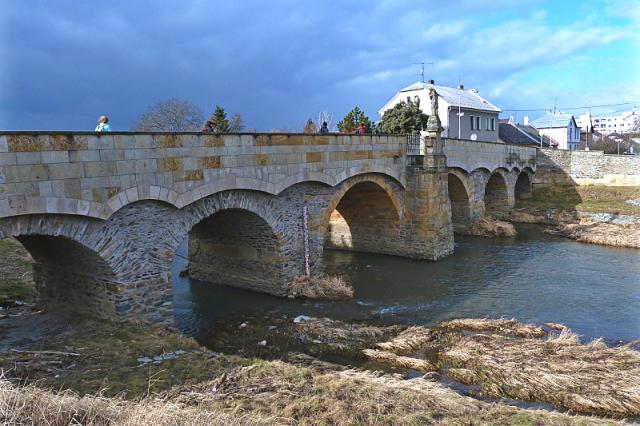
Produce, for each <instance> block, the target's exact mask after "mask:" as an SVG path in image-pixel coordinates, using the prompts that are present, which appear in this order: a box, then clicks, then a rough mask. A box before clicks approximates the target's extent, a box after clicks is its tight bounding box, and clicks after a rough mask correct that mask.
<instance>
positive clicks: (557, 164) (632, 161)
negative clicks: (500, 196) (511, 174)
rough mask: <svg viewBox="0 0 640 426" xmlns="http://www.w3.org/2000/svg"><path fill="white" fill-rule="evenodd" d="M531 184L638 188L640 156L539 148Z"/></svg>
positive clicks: (639, 184) (639, 182)
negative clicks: (536, 167) (535, 169)
mask: <svg viewBox="0 0 640 426" xmlns="http://www.w3.org/2000/svg"><path fill="white" fill-rule="evenodd" d="M537 159H538V160H537V161H538V170H537V171H536V174H535V178H534V182H533V183H534V185H607V186H640V156H638V155H609V154H604V152H602V151H568V150H559V149H540V150H539V151H538V156H537Z"/></svg>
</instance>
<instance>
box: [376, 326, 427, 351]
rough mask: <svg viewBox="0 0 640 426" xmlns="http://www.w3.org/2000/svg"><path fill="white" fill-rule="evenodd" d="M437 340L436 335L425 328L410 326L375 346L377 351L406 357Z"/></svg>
mask: <svg viewBox="0 0 640 426" xmlns="http://www.w3.org/2000/svg"><path fill="white" fill-rule="evenodd" d="M436 338H437V335H436V333H434V332H433V331H432V330H430V329H428V328H426V327H420V326H412V327H409V328H407V329H406V330H404V331H403V332H402V333H400V334H398V335H397V336H396V337H394V338H393V339H391V340H390V341H388V342H380V343H377V344H376V347H377V348H378V349H382V350H384V351H390V352H393V353H395V354H398V355H406V354H410V353H412V352H415V351H417V350H420V349H421V348H423V347H424V346H425V345H428V344H430V343H431V342H433V341H434V340H435V339H436Z"/></svg>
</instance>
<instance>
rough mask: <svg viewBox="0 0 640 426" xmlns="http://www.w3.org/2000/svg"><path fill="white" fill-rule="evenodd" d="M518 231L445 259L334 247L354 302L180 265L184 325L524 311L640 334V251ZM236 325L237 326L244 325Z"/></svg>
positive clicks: (529, 317) (611, 333) (610, 338)
mask: <svg viewBox="0 0 640 426" xmlns="http://www.w3.org/2000/svg"><path fill="white" fill-rule="evenodd" d="M517 230H518V234H517V236H516V237H512V238H491V239H490V238H482V237H470V236H456V247H455V253H454V254H453V255H451V256H449V257H447V258H445V259H442V260H440V261H437V262H425V261H413V260H408V259H403V258H399V257H393V256H383V255H374V254H366V253H355V252H346V251H326V252H325V264H326V269H327V272H328V273H329V274H336V275H340V276H343V277H344V278H345V279H346V280H347V282H348V283H349V284H351V285H352V286H353V287H354V289H355V296H354V299H353V300H350V301H339V302H323V301H300V300H289V299H281V298H276V297H273V296H269V295H265V294H258V293H254V292H250V291H244V290H240V289H235V288H231V287H225V286H222V285H214V284H210V283H202V282H196V281H190V280H189V278H188V277H180V276H179V271H181V270H183V269H185V268H186V260H185V256H186V248H185V249H183V250H182V251H181V255H180V256H178V257H177V258H176V261H175V263H174V274H173V276H174V277H175V278H174V302H175V309H176V316H177V324H178V327H179V328H180V329H181V330H183V331H185V332H186V333H187V334H191V335H194V336H195V337H196V338H198V340H199V341H200V342H201V343H203V344H205V345H207V346H212V347H215V346H216V343H215V342H213V341H207V338H208V337H207V336H209V337H211V336H215V335H216V334H215V333H214V334H212V328H220V327H221V326H224V325H225V324H226V323H227V322H228V321H231V320H232V319H233V321H236V320H237V321H242V318H243V317H244V316H246V317H255V318H258V317H262V318H265V317H274V318H275V317H282V318H284V317H287V318H295V317H297V316H300V315H304V316H311V317H329V318H332V319H337V320H342V321H358V322H367V323H375V324H419V325H433V324H436V323H438V322H441V321H445V320H448V319H452V318H501V317H504V318H516V319H517V320H518V321H521V322H531V323H536V324H542V323H544V322H554V323H562V324H565V325H567V326H568V327H570V328H571V329H572V330H573V331H574V332H575V333H577V334H579V335H581V336H583V340H586V341H588V340H590V339H592V338H599V337H602V338H603V339H604V340H605V341H606V342H607V343H609V344H617V343H620V342H621V341H630V340H633V339H638V338H640V251H638V250H637V249H628V248H617V247H608V246H599V245H589V244H582V243H578V242H574V241H571V240H567V239H565V238H562V237H558V236H554V235H548V234H545V233H543V232H542V230H543V228H542V227H540V226H538V225H518V226H517ZM233 321H232V324H229V326H232V327H237V326H238V324H236V323H234V322H233Z"/></svg>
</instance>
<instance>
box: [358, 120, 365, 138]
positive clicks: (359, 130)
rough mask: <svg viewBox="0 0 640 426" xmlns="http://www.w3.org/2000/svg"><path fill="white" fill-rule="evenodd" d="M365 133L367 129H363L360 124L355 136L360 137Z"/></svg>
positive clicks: (362, 124)
mask: <svg viewBox="0 0 640 426" xmlns="http://www.w3.org/2000/svg"><path fill="white" fill-rule="evenodd" d="M366 131H367V128H366V127H364V123H360V125H359V126H358V128H357V129H356V135H358V136H362V135H364V134H365V133H366Z"/></svg>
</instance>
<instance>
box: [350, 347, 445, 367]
mask: <svg viewBox="0 0 640 426" xmlns="http://www.w3.org/2000/svg"><path fill="white" fill-rule="evenodd" d="M362 353H363V354H364V356H366V357H367V359H369V360H370V361H375V362H379V363H383V364H389V365H392V366H394V367H399V368H407V369H409V370H416V371H421V372H423V373H428V372H429V371H437V370H438V368H437V367H436V366H435V365H433V364H431V363H430V362H429V361H427V360H424V359H419V358H413V357H408V356H402V355H397V354H395V353H393V352H391V351H381V350H378V349H364V350H363V351H362Z"/></svg>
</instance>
